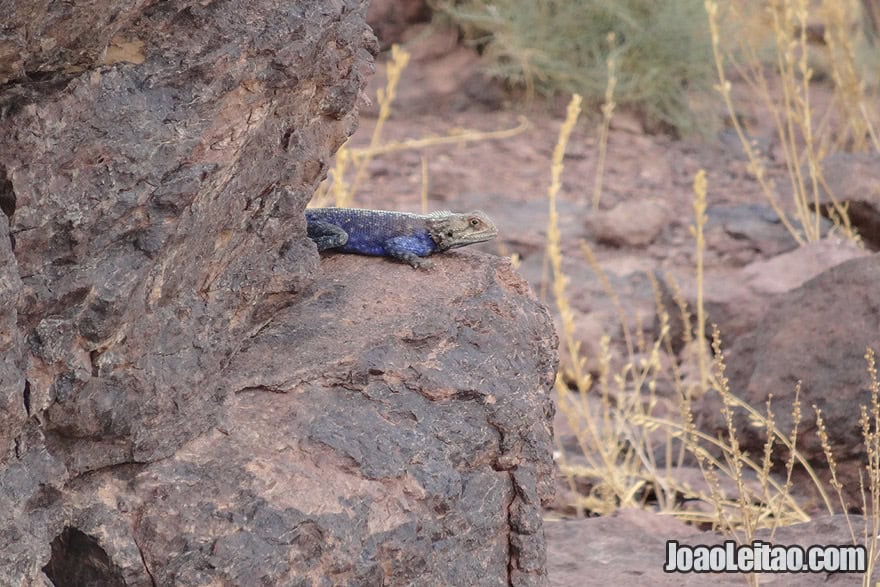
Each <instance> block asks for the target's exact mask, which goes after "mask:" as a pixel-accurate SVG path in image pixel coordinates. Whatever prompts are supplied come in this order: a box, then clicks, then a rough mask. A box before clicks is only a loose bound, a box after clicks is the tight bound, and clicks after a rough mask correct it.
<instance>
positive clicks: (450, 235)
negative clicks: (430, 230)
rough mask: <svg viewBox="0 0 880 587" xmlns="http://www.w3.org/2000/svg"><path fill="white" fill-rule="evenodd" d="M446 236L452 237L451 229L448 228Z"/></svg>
mask: <svg viewBox="0 0 880 587" xmlns="http://www.w3.org/2000/svg"><path fill="white" fill-rule="evenodd" d="M446 236H448V237H449V238H452V237H453V234H452V231H451V230H450V231H449V232H447V233H446Z"/></svg>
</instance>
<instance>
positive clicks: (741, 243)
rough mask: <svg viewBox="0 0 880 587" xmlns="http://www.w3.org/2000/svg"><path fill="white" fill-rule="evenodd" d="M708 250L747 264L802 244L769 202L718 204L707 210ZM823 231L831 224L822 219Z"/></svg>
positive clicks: (737, 262)
mask: <svg viewBox="0 0 880 587" xmlns="http://www.w3.org/2000/svg"><path fill="white" fill-rule="evenodd" d="M706 216H707V217H708V221H707V222H706V227H705V238H706V247H707V250H709V251H712V252H713V253H715V254H716V255H718V256H719V257H721V258H723V259H726V260H730V261H733V262H734V263H736V264H737V265H745V264H748V263H751V262H752V261H755V260H757V259H760V258H766V257H773V256H776V255H780V254H782V253H785V252H788V251H791V250H793V249H796V248H797V246H798V244H797V241H796V240H795V239H794V237H793V236H792V235H791V233H789V232H788V229H786V228H785V226H784V225H783V224H782V221H781V220H779V216H777V215H776V212H774V211H773V208H772V207H771V206H770V205H769V204H718V205H714V206H709V208H708V209H707V211H706ZM822 223H823V232H827V230H828V228H829V227H830V225H831V223H830V222H828V221H827V220H824V219H823V220H822Z"/></svg>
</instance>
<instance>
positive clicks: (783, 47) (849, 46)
mask: <svg viewBox="0 0 880 587" xmlns="http://www.w3.org/2000/svg"><path fill="white" fill-rule="evenodd" d="M841 4H842V2H840V0H823V1H822V2H821V10H820V11H819V14H817V15H816V16H821V17H822V20H823V22H824V24H825V30H826V34H825V37H824V38H825V42H826V43H827V47H828V57H829V59H828V63H829V67H830V72H831V78H832V80H833V82H834V85H835V101H834V102H833V103H832V107H831V109H829V111H828V112H825V113H824V114H823V113H817V112H816V111H815V108H814V107H813V105H812V103H811V94H812V89H811V82H812V79H813V76H814V69H813V66H812V65H811V60H810V56H811V55H812V51H811V47H810V44H809V42H808V36H807V30H808V28H809V27H808V25H809V24H810V19H811V17H813V16H814V15H813V12H811V10H812V6H811V3H810V2H809V1H808V0H773V1H772V2H769V3H763V2H762V3H758V4H756V3H755V2H751V1H749V0H739V1H730V2H725V3H723V4H722V3H719V2H715V1H713V0H707V1H706V2H705V7H706V14H707V15H708V26H709V32H710V36H711V38H712V52H713V56H714V62H715V68H716V73H717V77H718V84H717V85H716V90H717V91H718V93H719V94H720V95H721V97H722V100H723V102H724V105H725V107H726V108H727V111H728V114H729V122H730V124H731V126H732V127H733V129H734V130H735V132H736V134H737V136H738V138H739V140H740V143H741V145H742V148H743V150H744V152H745V154H746V156H747V158H748V161H749V171H750V172H751V173H752V174H753V176H754V177H755V178H756V179H757V181H758V183H759V184H760V186H761V189H762V191H763V192H764V196H765V197H766V199H767V201H768V202H769V203H770V205H771V206H772V207H773V210H774V211H775V212H776V214H777V215H778V216H779V217H780V219H781V220H782V223H783V224H784V225H785V227H786V228H787V229H788V231H789V232H790V233H791V234H792V236H793V237H794V238H795V240H797V241H798V242H799V243H802V244H803V243H806V242H812V241H817V240H819V239H820V238H822V232H821V225H820V220H821V213H822V209H823V204H822V201H823V197H824V198H827V199H828V201H829V202H830V203H829V204H827V205H826V206H825V207H826V208H827V212H826V213H827V214H828V216H829V217H830V218H831V219H832V221H833V222H834V223H835V226H836V227H837V229H838V230H839V231H840V232H841V233H842V234H843V235H844V236H846V237H847V238H848V239H850V240H852V241H854V242H859V237H858V235H857V233H856V231H855V230H854V228H853V227H852V225H851V224H850V221H849V216H848V214H847V210H846V208H845V206H843V205H842V204H841V203H840V202H839V201H838V199H837V198H836V196H835V194H834V193H832V192H831V190H830V188H829V186H828V184H827V182H826V181H825V178H824V175H823V172H822V160H823V159H824V158H825V157H826V156H827V155H829V154H830V153H832V152H833V151H834V150H838V149H841V148H844V147H849V148H851V149H854V150H864V149H865V148H866V146H867V145H868V141H869V140H870V142H871V143H872V144H873V145H874V147H873V148H874V149H877V146H878V142H877V140H876V137H877V133H876V131H875V128H876V125H875V123H874V122H875V121H876V120H877V113H876V110H875V107H874V103H875V100H870V99H868V95H867V90H866V87H865V83H864V82H863V81H861V80H863V79H864V75H860V72H859V69H858V66H857V64H856V57H855V51H854V48H853V42H852V25H853V23H852V21H851V19H847V18H845V15H844V10H843V8H842V6H841ZM750 11H752V12H757V13H758V14H760V15H763V16H765V17H766V19H767V20H768V21H769V23H770V31H769V32H770V34H771V39H770V41H771V46H772V51H771V53H770V55H771V56H772V57H771V58H770V60H771V64H770V65H769V67H771V68H772V69H773V73H772V74H771V73H768V64H767V63H766V61H767V57H766V54H765V52H764V51H763V47H764V44H765V43H764V41H765V39H763V38H762V37H761V36H760V35H754V34H747V33H745V32H743V33H741V34H734V35H728V36H729V37H732V38H734V39H736V40H737V43H736V44H735V45H734V46H733V47H731V46H730V44H729V43H726V42H724V41H723V40H722V33H721V30H720V27H721V25H720V23H721V22H722V21H723V22H725V23H730V22H734V23H741V24H743V25H745V24H747V23H752V22H753V18H754V16H752V15H749V14H747V13H748V12H750ZM741 30H744V29H741ZM756 37H757V38H756ZM728 69H732V70H734V71H735V72H736V74H737V75H738V76H739V77H740V78H741V79H742V80H744V81H745V83H746V84H747V86H748V88H749V89H750V90H751V93H752V94H753V95H755V96H758V97H760V98H761V100H762V101H763V102H764V105H765V107H766V109H767V111H768V112H770V114H771V116H772V118H773V122H774V125H775V128H776V135H777V139H778V141H779V145H780V146H781V151H782V158H783V160H784V164H785V166H786V171H787V174H788V180H789V181H788V183H789V185H790V191H791V194H792V197H791V204H792V208H793V209H794V212H793V214H788V213H787V212H786V211H785V207H784V206H783V205H782V202H781V198H780V193H779V189H778V186H776V185H775V183H774V182H773V181H772V180H771V179H769V178H768V173H767V169H768V166H769V164H768V162H767V154H766V153H762V152H761V151H760V150H759V149H758V147H757V146H756V143H755V141H754V140H753V139H752V137H751V136H750V135H749V133H748V131H747V129H746V128H744V125H743V123H742V122H741V119H740V116H739V112H738V111H737V108H736V106H735V104H734V101H733V97H732V94H731V84H730V81H729V80H728V74H727V71H728ZM770 77H773V79H778V81H779V88H778V89H777V88H774V87H771V84H770V82H769V78H770ZM832 119H835V120H841V121H842V123H841V124H837V125H831V123H830V122H829V121H831V120H832ZM817 121H821V122H817Z"/></svg>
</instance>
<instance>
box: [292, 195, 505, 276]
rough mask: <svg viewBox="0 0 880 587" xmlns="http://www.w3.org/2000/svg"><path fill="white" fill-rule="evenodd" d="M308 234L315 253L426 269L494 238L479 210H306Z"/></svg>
mask: <svg viewBox="0 0 880 587" xmlns="http://www.w3.org/2000/svg"><path fill="white" fill-rule="evenodd" d="M306 223H307V224H308V235H309V238H310V239H312V240H313V241H314V242H315V244H316V245H318V250H319V251H326V250H330V249H332V250H335V251H338V252H340V253H353V254H357V255H378V256H382V257H392V258H394V259H397V260H398V261H404V262H406V263H409V264H410V265H412V266H413V267H424V268H427V267H430V266H431V262H430V261H428V260H427V259H425V257H427V256H428V255H431V254H433V253H442V252H443V251H448V250H449V249H454V248H457V247H463V246H466V245H471V244H474V243H481V242H485V241H488V240H491V239H493V238H495V236H497V235H498V229H497V228H495V225H494V224H493V223H492V221H491V220H489V217H488V216H486V215H485V214H484V213H483V212H480V211H479V210H476V211H474V212H468V213H465V214H456V213H453V212H432V213H431V214H410V213H408V212H392V211H387V210H365V209H360V208H310V209H307V210H306Z"/></svg>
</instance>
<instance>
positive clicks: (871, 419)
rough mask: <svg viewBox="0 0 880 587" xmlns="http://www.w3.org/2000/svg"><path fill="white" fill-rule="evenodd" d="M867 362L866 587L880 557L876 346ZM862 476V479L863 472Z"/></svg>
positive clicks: (879, 397) (879, 407)
mask: <svg viewBox="0 0 880 587" xmlns="http://www.w3.org/2000/svg"><path fill="white" fill-rule="evenodd" d="M865 361H867V363H868V376H869V377H870V380H871V404H870V410H869V409H868V408H867V407H865V406H861V417H860V418H859V423H860V424H861V427H862V437H863V438H864V442H865V451H866V453H867V457H868V462H867V464H866V466H865V470H866V473H867V476H868V494H867V495H866V492H865V490H864V485H863V486H862V506H863V508H864V512H865V516H866V519H865V528H864V534H863V538H864V541H865V548H866V549H867V550H868V561H867V562H868V564H867V569H866V570H865V575H864V580H863V584H864V585H865V586H866V587H867V586H868V585H870V584H871V576H872V575H873V574H874V568H875V567H876V565H877V557H878V555H880V544H878V539H880V379H878V376H877V364H876V358H875V356H874V349H872V348H870V347H869V348H868V349H867V351H866V352H865ZM872 425H873V426H872ZM859 479H860V482H861V475H859Z"/></svg>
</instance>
